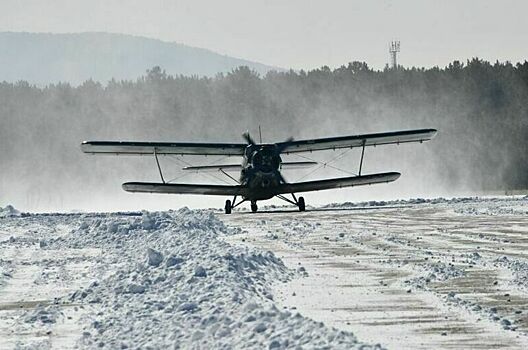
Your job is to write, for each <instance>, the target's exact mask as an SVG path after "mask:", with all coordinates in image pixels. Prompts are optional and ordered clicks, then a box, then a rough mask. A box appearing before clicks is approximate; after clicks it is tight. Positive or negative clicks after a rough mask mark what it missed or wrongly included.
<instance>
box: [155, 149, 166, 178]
mask: <svg viewBox="0 0 528 350" xmlns="http://www.w3.org/2000/svg"><path fill="white" fill-rule="evenodd" d="M154 158H156V164H157V165H158V171H159V173H160V177H161V182H163V183H165V179H164V178H163V173H162V172H161V166H160V163H159V159H158V153H157V152H156V147H154Z"/></svg>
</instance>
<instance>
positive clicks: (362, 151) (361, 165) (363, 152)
mask: <svg viewBox="0 0 528 350" xmlns="http://www.w3.org/2000/svg"><path fill="white" fill-rule="evenodd" d="M366 143H367V140H363V148H362V149H361V160H360V161H359V174H358V175H359V176H361V168H363V156H364V155H365V144H366Z"/></svg>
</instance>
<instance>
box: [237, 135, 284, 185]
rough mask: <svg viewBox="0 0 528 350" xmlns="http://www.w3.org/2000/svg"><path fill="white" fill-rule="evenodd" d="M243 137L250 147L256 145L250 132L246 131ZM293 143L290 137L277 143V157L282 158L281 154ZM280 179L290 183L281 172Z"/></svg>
mask: <svg viewBox="0 0 528 350" xmlns="http://www.w3.org/2000/svg"><path fill="white" fill-rule="evenodd" d="M242 137H243V138H244V139H245V140H246V142H247V143H248V145H250V146H253V145H256V143H255V141H254V140H253V139H252V138H251V136H250V135H249V131H246V132H245V133H243V134H242ZM292 142H293V137H289V138H287V139H286V141H284V142H280V143H277V144H276V145H277V147H276V148H275V155H276V156H277V157H280V154H281V153H282V152H283V151H284V150H285V149H286V148H287V147H288V146H289V145H290V144H291V143H292ZM279 178H280V181H281V182H282V183H288V182H287V181H286V179H285V178H284V176H283V175H282V174H281V173H280V172H279Z"/></svg>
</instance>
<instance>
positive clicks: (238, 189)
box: [122, 182, 247, 196]
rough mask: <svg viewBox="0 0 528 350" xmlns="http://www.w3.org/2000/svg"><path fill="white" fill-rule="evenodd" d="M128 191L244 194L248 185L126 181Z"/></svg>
mask: <svg viewBox="0 0 528 350" xmlns="http://www.w3.org/2000/svg"><path fill="white" fill-rule="evenodd" d="M122 187H123V189H124V190H125V191H127V192H146V193H178V194H207V195H218V196H235V195H241V196H244V195H246V194H247V187H244V186H239V185H234V186H226V185H192V184H170V183H155V182H126V183H124V184H123V185H122Z"/></svg>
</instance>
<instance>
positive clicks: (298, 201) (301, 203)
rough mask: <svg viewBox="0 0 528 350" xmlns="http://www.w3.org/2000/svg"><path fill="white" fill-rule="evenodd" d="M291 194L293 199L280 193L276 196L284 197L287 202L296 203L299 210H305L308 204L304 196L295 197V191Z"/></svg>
mask: <svg viewBox="0 0 528 350" xmlns="http://www.w3.org/2000/svg"><path fill="white" fill-rule="evenodd" d="M291 195H292V197H293V200H291V199H288V198H286V197H284V196H283V195H282V194H278V195H276V197H277V198H280V199H282V200H283V201H285V202H288V203H290V204H293V205H296V206H297V207H298V208H299V211H305V210H306V205H305V204H304V197H299V199H297V197H295V193H292V194H291Z"/></svg>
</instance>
